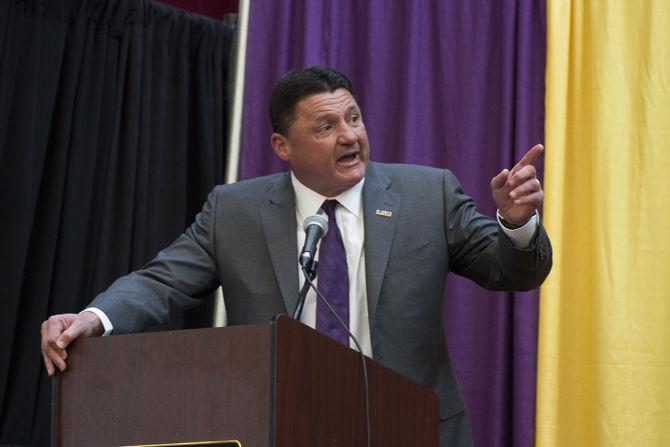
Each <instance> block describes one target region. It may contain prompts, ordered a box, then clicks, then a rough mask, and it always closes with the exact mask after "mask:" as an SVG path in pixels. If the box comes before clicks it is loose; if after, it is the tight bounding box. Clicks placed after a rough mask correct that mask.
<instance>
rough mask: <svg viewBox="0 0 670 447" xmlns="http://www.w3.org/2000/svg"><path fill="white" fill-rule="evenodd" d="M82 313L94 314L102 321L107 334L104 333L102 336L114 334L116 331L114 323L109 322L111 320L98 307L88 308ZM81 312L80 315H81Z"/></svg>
mask: <svg viewBox="0 0 670 447" xmlns="http://www.w3.org/2000/svg"><path fill="white" fill-rule="evenodd" d="M81 312H93V313H94V314H96V315H97V316H98V318H100V321H102V326H103V327H104V328H105V332H103V333H102V336H103V337H104V336H106V335H109V334H111V333H112V331H113V330H114V326H113V325H112V322H111V321H109V318H107V315H105V313H104V312H103V311H101V310H100V309H98V308H97V307H87V308H86V309H84V310H82V311H81ZM81 312H79V313H81Z"/></svg>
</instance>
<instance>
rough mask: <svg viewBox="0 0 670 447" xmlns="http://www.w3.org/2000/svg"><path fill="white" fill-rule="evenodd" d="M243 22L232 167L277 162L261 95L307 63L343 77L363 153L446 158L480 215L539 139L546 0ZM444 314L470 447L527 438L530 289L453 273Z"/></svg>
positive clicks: (268, 8) (368, 9)
mask: <svg viewBox="0 0 670 447" xmlns="http://www.w3.org/2000/svg"><path fill="white" fill-rule="evenodd" d="M249 25H250V26H249V42H248V49H247V62H246V63H247V68H246V85H245V105H244V121H243V134H242V157H241V165H240V176H241V178H249V177H255V176H259V175H265V174H269V173H272V172H278V171H283V170H285V169H286V166H285V165H284V164H283V163H282V162H281V161H280V160H278V159H277V158H276V157H275V156H274V154H273V152H272V149H271V147H270V133H271V128H270V124H269V119H268V114H267V104H268V99H269V97H270V92H271V89H272V87H273V85H274V84H275V82H276V81H277V80H278V79H279V78H280V77H281V75H282V74H284V73H285V72H286V71H287V70H288V69H290V68H296V67H305V66H310V65H316V64H320V65H326V66H330V67H333V68H335V69H337V70H340V71H342V72H343V73H345V74H346V75H347V76H348V77H349V78H350V79H351V80H352V82H353V84H354V88H355V89H356V91H357V93H358V96H359V100H360V103H361V107H362V110H363V118H364V120H365V123H366V127H367V130H368V133H369V136H370V142H371V149H372V159H374V160H377V161H386V162H408V163H417V164H425V165H431V166H437V167H448V168H450V169H451V170H452V171H453V172H454V173H455V174H456V175H457V176H458V178H459V179H460V180H461V182H462V183H463V186H464V188H465V191H466V192H467V193H468V194H470V195H471V196H472V197H474V198H475V200H476V202H477V204H478V207H479V208H480V210H482V211H483V212H484V213H486V214H488V215H491V216H493V215H494V213H495V207H494V204H493V200H492V199H491V194H490V190H489V182H490V179H491V178H492V177H493V176H494V175H496V174H497V173H498V172H500V170H501V169H502V168H503V167H511V166H512V165H513V164H514V162H515V160H518V159H519V158H520V157H521V155H523V153H525V151H526V150H527V149H528V148H529V147H530V146H531V145H532V144H534V143H536V142H541V141H542V140H543V123H544V102H543V101H544V69H545V32H546V23H545V1H544V0H537V1H533V0H504V1H501V0H449V1H433V0H417V1H406V0H366V1H356V0H332V1H326V0H324V1H318V2H315V1H310V0H281V1H278V0H254V1H252V2H251V13H250V23H249ZM444 313H445V327H446V337H447V342H448V345H449V349H450V352H451V356H452V361H453V363H454V367H455V370H456V374H457V376H458V379H459V382H460V385H461V389H462V391H463V394H464V398H465V403H466V407H467V411H468V415H469V418H470V422H471V425H472V430H473V434H474V437H475V442H476V444H477V445H482V446H508V445H515V446H526V445H532V444H533V437H534V425H535V424H534V414H535V378H536V357H537V315H538V294H537V291H533V292H529V293H515V294H508V293H493V292H488V291H485V290H482V289H481V288H479V287H478V286H476V285H475V284H473V283H471V282H470V281H468V280H464V279H462V278H458V277H455V276H453V275H452V276H450V277H449V279H448V289H447V294H446V300H445V309H444Z"/></svg>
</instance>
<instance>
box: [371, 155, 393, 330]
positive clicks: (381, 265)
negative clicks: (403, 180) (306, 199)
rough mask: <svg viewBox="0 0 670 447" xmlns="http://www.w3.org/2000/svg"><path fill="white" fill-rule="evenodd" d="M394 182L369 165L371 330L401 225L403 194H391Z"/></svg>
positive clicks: (372, 165)
mask: <svg viewBox="0 0 670 447" xmlns="http://www.w3.org/2000/svg"><path fill="white" fill-rule="evenodd" d="M390 186H391V179H390V178H388V177H387V176H386V175H384V174H383V172H380V171H379V169H378V167H376V166H375V164H374V163H369V165H368V169H367V172H366V174H365V184H364V186H363V209H364V211H363V212H364V215H365V272H366V282H367V293H368V315H369V319H370V327H372V322H373V320H374V315H375V310H376V308H377V303H378V301H379V294H380V292H381V287H382V280H383V279H384V274H385V273H386V265H387V263H388V258H389V253H390V250H391V242H392V241H393V234H394V233H395V229H396V225H397V222H398V210H399V207H400V194H398V193H396V192H393V191H390V190H389V188H390Z"/></svg>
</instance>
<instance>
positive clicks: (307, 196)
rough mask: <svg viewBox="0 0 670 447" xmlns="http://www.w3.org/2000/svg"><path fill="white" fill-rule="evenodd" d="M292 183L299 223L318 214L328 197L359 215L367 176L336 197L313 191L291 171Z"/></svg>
mask: <svg viewBox="0 0 670 447" xmlns="http://www.w3.org/2000/svg"><path fill="white" fill-rule="evenodd" d="M291 183H292V184H293V190H294V191H295V207H296V210H297V211H298V220H299V223H302V222H303V221H304V220H305V219H306V218H307V217H308V216H311V215H312V214H316V212H317V211H319V208H321V204H323V202H324V200H326V199H336V200H337V201H338V202H339V203H340V205H342V206H343V207H345V208H346V209H347V211H349V212H350V213H351V214H353V215H354V216H356V217H358V215H359V213H360V210H361V200H362V197H363V183H365V177H363V178H362V179H361V181H360V182H358V183H356V184H355V185H354V186H352V187H351V188H349V189H347V190H346V191H344V192H343V193H341V194H339V195H337V196H335V197H325V196H322V195H321V194H319V193H318V192H315V191H312V190H311V189H309V188H308V187H307V186H305V185H303V184H302V183H301V182H300V180H298V178H297V177H296V176H295V174H293V172H291Z"/></svg>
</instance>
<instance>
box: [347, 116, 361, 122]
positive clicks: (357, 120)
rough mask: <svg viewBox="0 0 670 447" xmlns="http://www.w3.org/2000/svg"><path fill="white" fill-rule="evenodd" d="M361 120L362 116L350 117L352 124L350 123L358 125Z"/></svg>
mask: <svg viewBox="0 0 670 447" xmlns="http://www.w3.org/2000/svg"><path fill="white" fill-rule="evenodd" d="M360 120H361V116H360V115H356V114H354V115H351V116H350V117H349V122H350V123H358V122H360Z"/></svg>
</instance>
